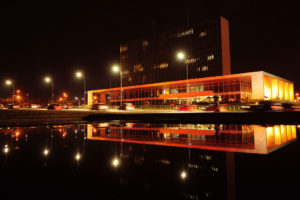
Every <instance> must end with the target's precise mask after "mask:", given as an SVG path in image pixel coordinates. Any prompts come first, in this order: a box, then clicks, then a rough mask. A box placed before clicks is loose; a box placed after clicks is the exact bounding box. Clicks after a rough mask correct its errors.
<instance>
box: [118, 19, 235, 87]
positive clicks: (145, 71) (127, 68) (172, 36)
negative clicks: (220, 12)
mask: <svg viewBox="0 0 300 200" xmlns="http://www.w3.org/2000/svg"><path fill="white" fill-rule="evenodd" d="M178 51H183V52H184V53H185V54H186V58H185V62H184V61H179V60H177V59H176V53H177V52H178ZM185 63H186V64H188V66H189V72H188V76H189V77H190V78H200V77H209V76H218V75H225V74H230V68H231V67H230V52H229V25H228V21H227V20H226V19H224V18H223V17H218V18H215V19H211V20H207V21H203V22H200V23H199V24H195V25H190V26H184V27H180V28H177V29H174V30H172V31H168V32H164V33H160V34H155V35H153V36H150V37H147V38H143V39H140V40H135V41H131V42H128V43H125V44H121V45H120V65H121V68H122V71H123V79H122V81H123V85H124V86H131V85H141V84H149V83H157V82H164V81H174V80H184V79H186V71H185Z"/></svg>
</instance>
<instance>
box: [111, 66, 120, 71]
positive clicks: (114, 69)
mask: <svg viewBox="0 0 300 200" xmlns="http://www.w3.org/2000/svg"><path fill="white" fill-rule="evenodd" d="M112 70H113V72H119V71H120V67H119V66H118V65H114V66H113V67H112Z"/></svg>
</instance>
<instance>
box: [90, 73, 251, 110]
mask: <svg viewBox="0 0 300 200" xmlns="http://www.w3.org/2000/svg"><path fill="white" fill-rule="evenodd" d="M188 83H189V86H188V92H187V81H186V80H183V81H173V82H165V83H159V84H148V85H140V86H131V87H123V88H122V89H123V92H122V94H123V97H122V101H123V102H131V103H133V104H134V105H170V104H185V103H187V99H188V101H189V103H198V102H213V100H214V99H213V97H214V96H217V97H218V98H219V100H220V101H221V102H247V101H249V100H250V99H251V91H252V90H251V78H250V77H249V76H245V77H240V78H227V79H216V80H201V79H191V80H189V81H188ZM120 92H121V90H120V88H119V89H116V88H113V89H105V90H102V91H101V92H93V103H99V102H100V101H99V100H100V99H102V101H101V103H106V104H110V105H112V106H113V105H119V104H120V101H121V98H120ZM95 97H96V98H95ZM103 97H105V98H103Z"/></svg>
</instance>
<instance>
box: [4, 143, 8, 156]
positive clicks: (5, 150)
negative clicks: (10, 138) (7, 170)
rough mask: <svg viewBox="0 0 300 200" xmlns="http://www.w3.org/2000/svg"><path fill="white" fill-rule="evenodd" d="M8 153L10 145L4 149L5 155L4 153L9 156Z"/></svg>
mask: <svg viewBox="0 0 300 200" xmlns="http://www.w3.org/2000/svg"><path fill="white" fill-rule="evenodd" d="M8 152H9V147H8V145H7V144H6V145H5V146H4V148H3V153H4V154H5V155H7V154H8Z"/></svg>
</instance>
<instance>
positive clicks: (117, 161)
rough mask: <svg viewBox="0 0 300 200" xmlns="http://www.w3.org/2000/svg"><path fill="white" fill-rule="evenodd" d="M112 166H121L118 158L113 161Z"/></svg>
mask: <svg viewBox="0 0 300 200" xmlns="http://www.w3.org/2000/svg"><path fill="white" fill-rule="evenodd" d="M112 165H113V166H114V167H118V166H119V165H120V161H119V159H118V158H115V159H113V161H112Z"/></svg>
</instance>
